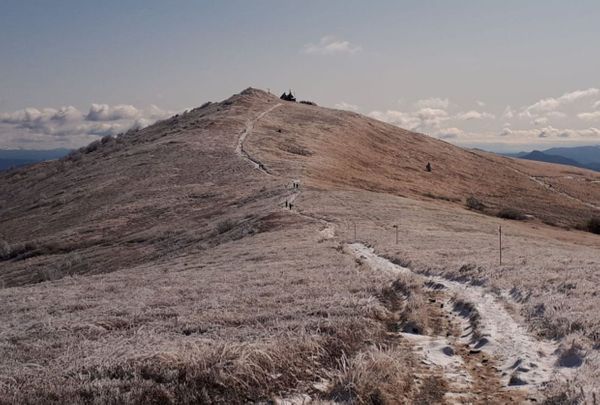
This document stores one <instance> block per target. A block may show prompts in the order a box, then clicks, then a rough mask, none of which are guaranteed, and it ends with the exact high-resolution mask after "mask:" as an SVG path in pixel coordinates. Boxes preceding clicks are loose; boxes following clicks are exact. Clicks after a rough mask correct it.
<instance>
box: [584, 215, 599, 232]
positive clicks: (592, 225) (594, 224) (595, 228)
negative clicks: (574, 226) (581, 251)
mask: <svg viewBox="0 0 600 405" xmlns="http://www.w3.org/2000/svg"><path fill="white" fill-rule="evenodd" d="M587 230H588V231H589V232H592V233H595V234H597V235H600V217H594V218H592V219H590V220H589V221H588V222H587Z"/></svg>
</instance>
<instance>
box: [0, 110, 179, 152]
mask: <svg viewBox="0 0 600 405" xmlns="http://www.w3.org/2000/svg"><path fill="white" fill-rule="evenodd" d="M171 114H172V112H169V111H164V110H161V109H160V108H158V107H157V106H154V105H152V106H150V108H149V109H147V110H141V109H138V108H136V107H134V106H131V105H124V104H121V105H116V106H110V105H107V104H92V106H91V107H90V109H89V112H88V114H86V115H84V114H82V113H81V112H80V111H79V110H78V109H77V108H75V107H73V106H66V107H61V108H59V109H55V108H41V109H38V108H33V107H30V108H25V109H23V110H19V111H14V112H10V113H0V148H20V147H27V146H31V145H35V147H40V148H43V147H59V146H60V147H71V148H75V147H79V146H82V145H85V144H87V143H89V142H91V141H92V140H94V139H95V138H97V137H98V136H105V135H117V134H119V133H121V132H125V131H127V130H128V129H130V128H142V127H145V126H147V125H150V124H152V123H154V122H155V121H156V120H158V119H162V118H166V117H167V116H169V115H171Z"/></svg>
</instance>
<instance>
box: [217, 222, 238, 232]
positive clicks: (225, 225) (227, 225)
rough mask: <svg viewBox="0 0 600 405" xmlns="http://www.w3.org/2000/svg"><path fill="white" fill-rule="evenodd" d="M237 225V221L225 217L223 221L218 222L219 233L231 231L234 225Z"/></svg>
mask: <svg viewBox="0 0 600 405" xmlns="http://www.w3.org/2000/svg"><path fill="white" fill-rule="evenodd" d="M234 226H235V222H233V221H232V220H230V219H225V220H223V221H220V222H219V223H218V224H217V232H218V233H220V234H221V233H225V232H227V231H230V230H231V229H233V227H234Z"/></svg>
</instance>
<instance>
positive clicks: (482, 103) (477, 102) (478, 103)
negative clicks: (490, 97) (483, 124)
mask: <svg viewBox="0 0 600 405" xmlns="http://www.w3.org/2000/svg"><path fill="white" fill-rule="evenodd" d="M475 104H477V105H478V106H479V107H485V103H484V102H483V101H481V100H476V101H475Z"/></svg>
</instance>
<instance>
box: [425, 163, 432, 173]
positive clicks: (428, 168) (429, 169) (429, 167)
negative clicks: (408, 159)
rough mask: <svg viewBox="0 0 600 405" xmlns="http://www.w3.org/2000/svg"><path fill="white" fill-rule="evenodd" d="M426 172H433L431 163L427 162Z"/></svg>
mask: <svg viewBox="0 0 600 405" xmlns="http://www.w3.org/2000/svg"><path fill="white" fill-rule="evenodd" d="M425 170H427V171H428V172H430V171H431V163H429V162H427V166H425Z"/></svg>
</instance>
